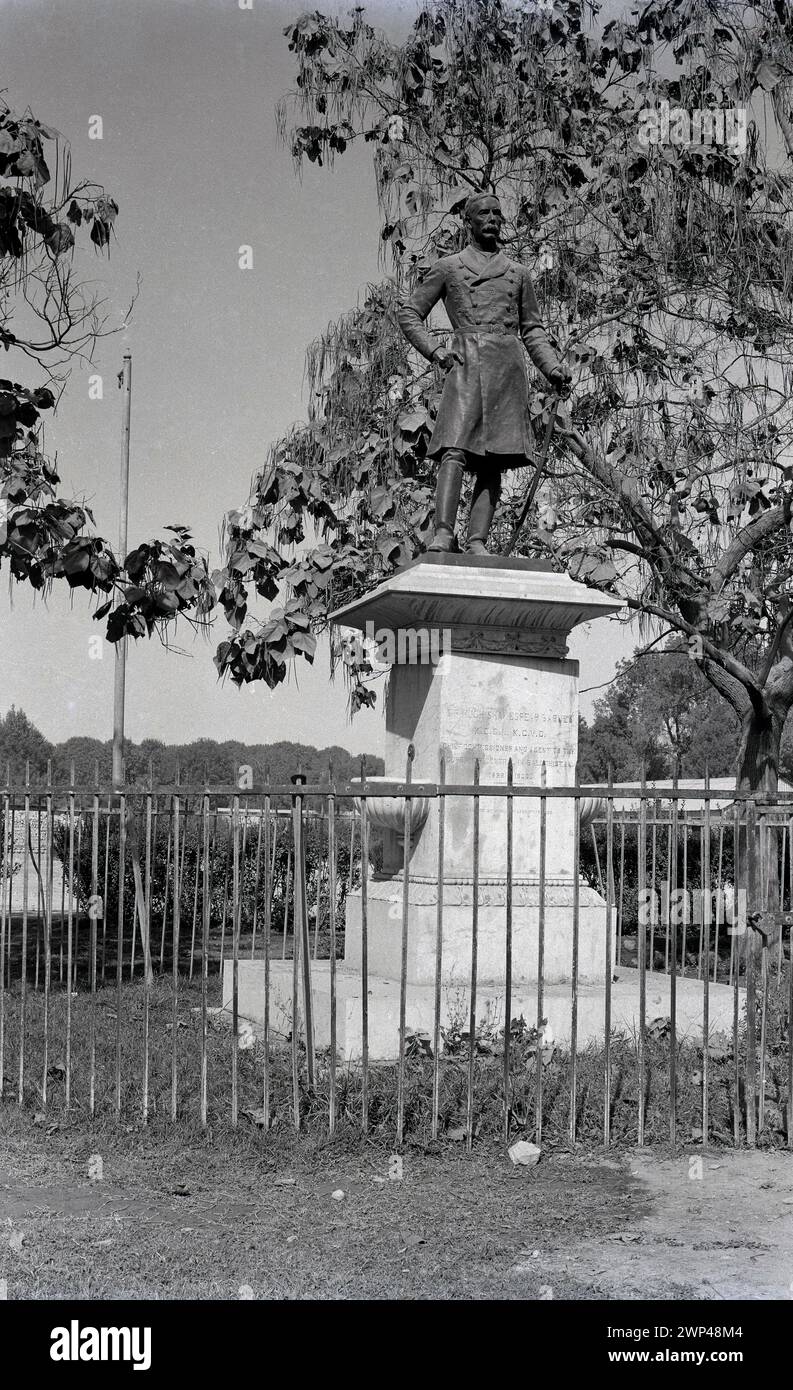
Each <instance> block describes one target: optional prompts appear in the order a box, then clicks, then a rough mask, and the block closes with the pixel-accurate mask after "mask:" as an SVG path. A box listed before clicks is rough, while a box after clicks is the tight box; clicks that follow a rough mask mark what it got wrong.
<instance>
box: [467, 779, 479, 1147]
mask: <svg viewBox="0 0 793 1390" xmlns="http://www.w3.org/2000/svg"><path fill="white" fill-rule="evenodd" d="M478 787H479V759H478V758H477V759H476V760H475V762H474V807H473V809H474V838H473V846H472V851H473V887H472V889H471V895H472V900H471V1009H470V1014H469V1020H468V1097H467V1103H466V1116H465V1142H466V1147H467V1149H468V1152H469V1153H470V1152H471V1149H472V1148H473V1144H474V1069H475V1066H476V971H477V964H478V959H477V958H478V951H479V793H478V790H477V788H478Z"/></svg>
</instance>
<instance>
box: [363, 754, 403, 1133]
mask: <svg viewBox="0 0 793 1390" xmlns="http://www.w3.org/2000/svg"><path fill="white" fill-rule="evenodd" d="M360 782H361V790H362V791H364V792H365V790H366V759H365V758H361V776H360ZM360 804H361V1128H362V1130H363V1132H364V1134H366V1132H367V1130H368V1129H369V873H368V868H369V806H368V803H367V799H366V796H365V795H364V796H362V797H361V803H360ZM403 828H404V826H403Z"/></svg>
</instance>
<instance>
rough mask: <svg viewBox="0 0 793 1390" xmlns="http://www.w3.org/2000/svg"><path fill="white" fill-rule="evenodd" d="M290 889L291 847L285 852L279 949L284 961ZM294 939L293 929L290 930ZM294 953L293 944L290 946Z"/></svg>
mask: <svg viewBox="0 0 793 1390" xmlns="http://www.w3.org/2000/svg"><path fill="white" fill-rule="evenodd" d="M291 887H292V846H291V845H290V846H289V847H288V849H287V851H286V888H285V889H284V939H283V944H282V947H281V959H282V960H286V934H287V932H288V930H289V893H290V890H291ZM292 936H293V937H294V927H293V930H292ZM292 951H293V953H294V943H293V945H292Z"/></svg>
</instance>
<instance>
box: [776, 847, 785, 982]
mask: <svg viewBox="0 0 793 1390" xmlns="http://www.w3.org/2000/svg"><path fill="white" fill-rule="evenodd" d="M786 859H787V826H786V825H783V826H782V853H781V856H780V864H779V910H780V912H783V911H784V908H785V861H786ZM783 936H784V931H783V929H782V927H781V926H780V928H779V939H778V941H777V952H776V969H777V977H776V987H777V994H778V993H779V991H780V989H781V988H782V959H783V953H782V937H783Z"/></svg>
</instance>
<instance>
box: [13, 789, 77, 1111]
mask: <svg viewBox="0 0 793 1390" xmlns="http://www.w3.org/2000/svg"><path fill="white" fill-rule="evenodd" d="M24 806H25V810H24V818H23V819H24V831H23V835H22V965H21V975H20V996H19V1094H18V1101H19V1104H20V1105H22V1103H23V1101H24V1098H25V1024H26V1021H27V998H28V887H29V883H30V860H29V853H30V849H29V845H30V762H29V761H28V762H26V764H25V802H24ZM67 1008H68V1004H67Z"/></svg>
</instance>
